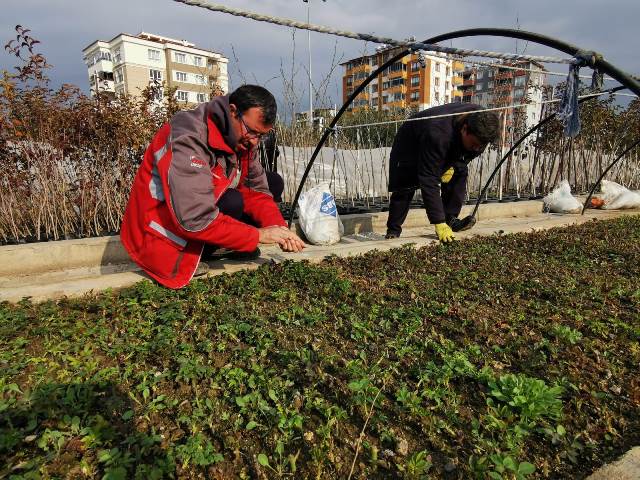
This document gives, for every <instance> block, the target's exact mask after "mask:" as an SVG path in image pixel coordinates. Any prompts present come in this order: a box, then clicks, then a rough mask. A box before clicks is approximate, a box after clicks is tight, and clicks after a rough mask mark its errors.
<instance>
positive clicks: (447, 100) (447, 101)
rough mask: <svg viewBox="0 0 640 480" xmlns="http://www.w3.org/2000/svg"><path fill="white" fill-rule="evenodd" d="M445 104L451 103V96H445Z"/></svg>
mask: <svg viewBox="0 0 640 480" xmlns="http://www.w3.org/2000/svg"><path fill="white" fill-rule="evenodd" d="M444 103H449V95H445V96H444Z"/></svg>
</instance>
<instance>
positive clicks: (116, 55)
mask: <svg viewBox="0 0 640 480" xmlns="http://www.w3.org/2000/svg"><path fill="white" fill-rule="evenodd" d="M113 61H114V62H115V63H120V62H121V61H122V52H121V51H120V49H119V48H116V51H115V52H113Z"/></svg>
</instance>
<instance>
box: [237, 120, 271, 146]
mask: <svg viewBox="0 0 640 480" xmlns="http://www.w3.org/2000/svg"><path fill="white" fill-rule="evenodd" d="M242 117H244V115H238V118H240V121H241V122H242V125H244V129H245V130H246V131H247V136H248V137H252V138H257V139H258V140H262V138H263V137H265V136H267V135H269V134H270V133H271V130H272V129H271V128H270V129H269V131H267V132H264V133H260V132H256V131H255V130H254V129H252V128H249V126H248V125H247V124H246V123H244V118H242Z"/></svg>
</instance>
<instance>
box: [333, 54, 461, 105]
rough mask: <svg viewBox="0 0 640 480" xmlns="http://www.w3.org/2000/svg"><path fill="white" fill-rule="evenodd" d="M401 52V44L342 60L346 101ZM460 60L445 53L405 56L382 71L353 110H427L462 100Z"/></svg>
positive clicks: (360, 96) (358, 97) (360, 95)
mask: <svg viewBox="0 0 640 480" xmlns="http://www.w3.org/2000/svg"><path fill="white" fill-rule="evenodd" d="M400 51H401V48H399V47H384V46H383V47H378V48H377V49H376V52H375V53H374V54H372V55H365V56H362V57H359V58H354V59H351V60H349V61H347V62H344V63H342V64H341V65H342V66H343V67H344V69H345V71H344V75H343V77H342V101H343V102H346V100H347V98H349V96H350V95H351V94H352V93H353V92H354V90H355V89H356V88H357V87H358V86H359V85H360V84H361V83H362V82H363V81H364V79H365V78H367V77H368V76H369V75H370V74H371V73H372V72H373V71H374V70H376V69H377V68H378V66H380V65H382V64H384V63H385V62H387V61H388V60H389V59H391V58H392V57H393V56H395V55H397V54H398V53H399V52H400ZM463 71H464V64H463V63H462V62H461V61H460V60H456V59H451V58H447V56H445V55H444V54H440V53H430V54H426V53H424V52H422V53H419V52H416V53H412V54H410V55H405V56H404V57H403V58H402V59H400V60H398V61H397V62H395V63H393V64H392V65H390V66H389V67H387V68H386V69H385V70H384V71H383V72H381V74H380V75H378V77H377V78H376V79H375V80H373V81H372V82H371V83H370V84H369V85H368V86H367V87H366V88H365V90H364V91H363V92H361V93H360V94H359V95H358V96H357V97H356V99H355V100H354V102H353V103H352V105H351V110H358V109H362V108H371V109H373V110H378V111H382V110H392V109H394V108H413V109H415V110H424V109H426V108H429V107H433V106H436V105H442V104H445V103H452V102H459V101H462V92H461V91H460V90H459V87H460V86H461V85H462V82H463V78H462V72H463Z"/></svg>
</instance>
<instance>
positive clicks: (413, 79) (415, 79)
mask: <svg viewBox="0 0 640 480" xmlns="http://www.w3.org/2000/svg"><path fill="white" fill-rule="evenodd" d="M418 85H420V76H419V75H414V76H413V77H411V86H412V87H417V86H418Z"/></svg>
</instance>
